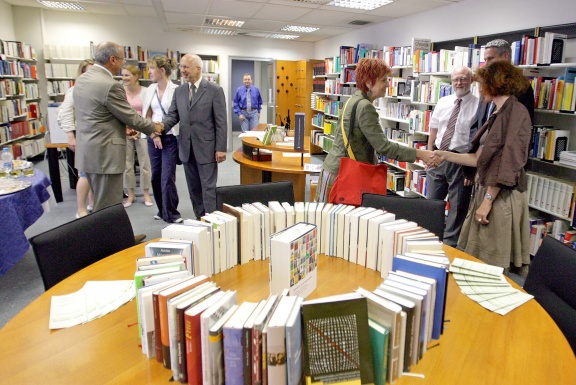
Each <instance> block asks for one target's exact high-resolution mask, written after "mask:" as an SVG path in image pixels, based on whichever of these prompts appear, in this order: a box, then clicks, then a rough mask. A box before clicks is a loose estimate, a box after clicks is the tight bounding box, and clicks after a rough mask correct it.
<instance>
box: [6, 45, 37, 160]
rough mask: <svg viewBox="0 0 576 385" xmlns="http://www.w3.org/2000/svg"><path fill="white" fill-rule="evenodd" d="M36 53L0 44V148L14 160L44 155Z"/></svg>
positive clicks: (20, 46)
mask: <svg viewBox="0 0 576 385" xmlns="http://www.w3.org/2000/svg"><path fill="white" fill-rule="evenodd" d="M40 100H41V98H40V96H39V93H38V72H37V67H36V51H35V49H34V48H33V47H32V46H31V45H29V44H26V43H24V42H20V41H7V40H0V147H8V148H9V149H10V151H11V152H12V153H13V155H14V158H15V159H16V158H18V157H26V158H31V157H34V156H37V155H40V154H41V153H43V152H44V131H45V127H44V124H43V123H42V114H41V111H40Z"/></svg>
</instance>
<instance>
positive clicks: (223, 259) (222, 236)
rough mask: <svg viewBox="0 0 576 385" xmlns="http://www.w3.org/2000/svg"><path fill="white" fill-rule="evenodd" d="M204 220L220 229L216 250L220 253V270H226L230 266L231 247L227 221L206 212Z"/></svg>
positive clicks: (215, 245)
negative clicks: (229, 249)
mask: <svg viewBox="0 0 576 385" xmlns="http://www.w3.org/2000/svg"><path fill="white" fill-rule="evenodd" d="M201 219H202V220H203V221H204V222H207V223H210V224H212V228H213V229H214V231H218V238H217V242H215V243H214V252H215V254H216V253H217V254H218V255H219V257H220V258H219V262H218V263H219V266H220V270H219V271H226V270H228V269H229V268H230V266H228V254H229V251H228V248H229V247H230V242H228V235H227V231H226V230H227V229H226V221H225V220H223V219H222V218H219V217H217V216H216V215H212V214H206V215H204V216H203V217H202V218H201Z"/></svg>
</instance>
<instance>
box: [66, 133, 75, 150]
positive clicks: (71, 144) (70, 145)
mask: <svg viewBox="0 0 576 385" xmlns="http://www.w3.org/2000/svg"><path fill="white" fill-rule="evenodd" d="M68 148H69V149H70V151H72V152H75V151H76V136H75V135H74V133H73V132H72V131H69V132H68Z"/></svg>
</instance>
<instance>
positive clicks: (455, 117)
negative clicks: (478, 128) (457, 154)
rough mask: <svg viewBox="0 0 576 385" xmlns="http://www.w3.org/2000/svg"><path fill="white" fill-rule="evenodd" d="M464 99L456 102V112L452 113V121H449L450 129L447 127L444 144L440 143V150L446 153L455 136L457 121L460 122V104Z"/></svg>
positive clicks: (443, 138) (443, 139)
mask: <svg viewBox="0 0 576 385" xmlns="http://www.w3.org/2000/svg"><path fill="white" fill-rule="evenodd" d="M461 102H462V99H456V101H455V102H454V103H455V104H456V106H455V107H454V111H452V115H450V120H448V127H446V132H445V133H444V136H443V137H442V142H441V143H440V150H442V151H446V150H448V149H449V148H450V142H451V141H452V137H453V136H454V131H455V130H456V121H457V120H458V114H459V113H460V103H461Z"/></svg>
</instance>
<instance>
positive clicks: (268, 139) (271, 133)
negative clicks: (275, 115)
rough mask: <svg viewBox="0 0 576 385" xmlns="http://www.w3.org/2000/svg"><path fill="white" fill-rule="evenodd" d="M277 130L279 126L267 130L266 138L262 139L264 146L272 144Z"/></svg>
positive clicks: (272, 126)
mask: <svg viewBox="0 0 576 385" xmlns="http://www.w3.org/2000/svg"><path fill="white" fill-rule="evenodd" d="M277 128H278V126H276V125H271V126H270V127H268V128H267V129H266V133H265V134H264V137H263V138H262V144H265V145H269V144H270V143H272V138H273V137H274V134H275V133H276V129H277Z"/></svg>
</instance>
